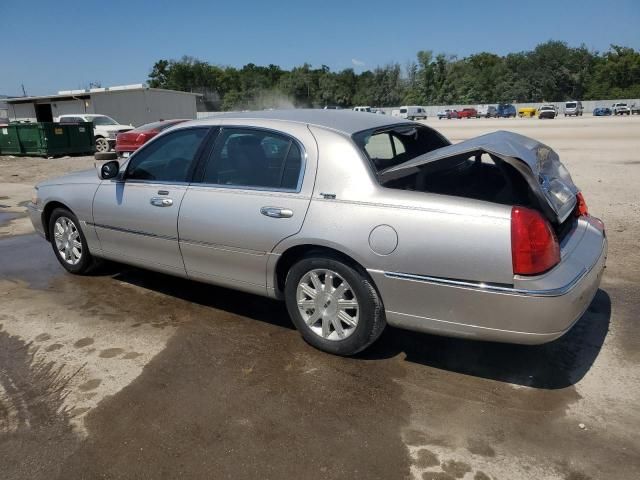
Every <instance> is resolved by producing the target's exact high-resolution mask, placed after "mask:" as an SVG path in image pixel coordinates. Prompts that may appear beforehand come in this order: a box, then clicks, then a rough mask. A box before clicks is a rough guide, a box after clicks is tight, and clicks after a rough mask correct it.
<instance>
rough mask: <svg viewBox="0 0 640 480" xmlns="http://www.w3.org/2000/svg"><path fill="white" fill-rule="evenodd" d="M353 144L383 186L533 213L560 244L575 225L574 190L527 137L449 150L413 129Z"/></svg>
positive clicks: (482, 139) (500, 135) (485, 139)
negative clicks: (545, 222) (547, 224)
mask: <svg viewBox="0 0 640 480" xmlns="http://www.w3.org/2000/svg"><path fill="white" fill-rule="evenodd" d="M354 140H355V141H356V143H358V144H359V145H360V146H361V148H362V149H363V150H364V152H365V153H366V155H367V157H368V158H369V159H370V161H371V162H372V165H373V167H374V169H375V170H376V173H377V176H378V180H379V182H380V184H381V185H383V186H385V187H388V188H398V189H403V190H414V191H422V192H432V193H439V194H444V195H453V196H459V197H465V198H474V199H478V200H483V201H488V202H494V203H500V204H504V205H521V206H525V207H528V208H532V209H535V210H538V211H540V212H541V213H543V214H544V216H545V217H546V218H547V219H548V220H549V221H550V223H551V224H552V226H553V228H554V230H555V231H556V234H557V235H558V238H559V239H560V240H561V239H562V238H563V237H564V235H565V234H566V233H567V232H568V231H569V230H570V229H571V226H572V225H573V218H574V217H573V215H572V213H573V211H574V210H575V208H576V204H577V199H576V195H577V193H578V189H577V188H576V186H575V185H574V183H573V181H572V179H571V176H570V175H569V172H568V171H567V169H566V168H565V167H564V165H563V164H562V163H561V162H560V159H559V158H558V155H557V154H556V153H555V152H554V151H553V150H552V149H550V148H549V147H547V146H546V145H543V144H541V143H540V142H537V141H536V140H533V139H531V138H528V137H525V136H522V135H518V134H515V133H511V132H504V131H499V132H495V133H490V134H487V135H482V136H479V137H476V138H472V139H470V140H467V141H464V142H461V143H457V144H455V145H451V144H449V142H448V141H447V140H446V139H445V138H444V137H442V136H440V135H439V134H438V133H437V132H435V131H434V130H432V129H430V128H428V127H422V126H415V125H411V126H402V127H397V126H396V127H394V128H390V129H387V130H377V131H369V132H362V133H360V134H356V135H355V136H354ZM387 144H388V145H389V146H388V147H387Z"/></svg>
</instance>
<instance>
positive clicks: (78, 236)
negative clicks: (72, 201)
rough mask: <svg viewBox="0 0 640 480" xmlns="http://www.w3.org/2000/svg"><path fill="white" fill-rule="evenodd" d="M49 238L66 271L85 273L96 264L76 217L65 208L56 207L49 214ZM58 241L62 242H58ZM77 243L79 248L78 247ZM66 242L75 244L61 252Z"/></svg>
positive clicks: (77, 273)
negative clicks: (67, 257)
mask: <svg viewBox="0 0 640 480" xmlns="http://www.w3.org/2000/svg"><path fill="white" fill-rule="evenodd" d="M66 227H68V228H66ZM61 237H62V238H61ZM49 239H50V241H51V247H52V248H53V253H54V254H55V256H56V258H57V259H58V262H60V265H62V266H63V267H64V269H65V270H66V271H67V272H69V273H73V274H76V275H85V274H87V273H90V272H91V271H92V270H93V269H94V268H95V267H96V266H97V265H98V261H97V260H96V259H95V258H94V257H93V256H92V255H91V253H90V252H89V247H88V245H87V240H86V238H85V236H84V233H82V229H81V228H80V222H79V221H78V218H77V217H76V216H75V215H74V214H73V213H71V212H70V211H69V210H67V209H66V208H56V209H55V210H54V211H53V213H52V214H51V217H50V218H49ZM59 242H62V243H61V244H59ZM71 242H73V243H71ZM78 243H79V247H80V248H78ZM67 244H69V246H72V245H75V247H74V248H72V249H66V253H63V252H62V249H65V246H66V245H67ZM78 253H79V255H78ZM63 255H65V256H66V255H68V256H69V259H68V260H67V259H66V257H65V256H63Z"/></svg>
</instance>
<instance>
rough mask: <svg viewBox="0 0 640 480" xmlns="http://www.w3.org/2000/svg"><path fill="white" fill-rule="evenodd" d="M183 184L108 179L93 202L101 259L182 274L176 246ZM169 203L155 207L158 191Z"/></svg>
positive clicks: (94, 221) (184, 188) (178, 249)
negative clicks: (154, 202)
mask: <svg viewBox="0 0 640 480" xmlns="http://www.w3.org/2000/svg"><path fill="white" fill-rule="evenodd" d="M186 189H187V185H166V184H164V183H152V182H135V181H126V182H123V181H119V180H109V181H104V182H102V183H101V184H100V187H99V188H98V190H97V191H96V194H95V197H94V200H93V224H94V227H95V229H96V233H97V236H98V239H99V240H100V248H101V250H102V252H103V254H104V255H105V256H107V257H108V258H112V259H119V260H122V261H129V262H131V263H133V264H134V265H140V266H148V267H152V268H155V269H160V270H163V271H167V272H170V273H177V274H184V273H185V270H184V263H183V261H182V256H181V254H180V248H179V245H178V210H179V208H180V204H181V202H182V197H183V196H184V193H185V191H186ZM161 191H162V192H167V193H166V194H164V195H162V196H163V197H164V198H167V199H170V200H171V201H172V202H173V204H172V205H171V206H169V207H166V208H158V207H155V206H153V205H152V204H151V199H152V198H154V197H158V195H159V194H160V192H161Z"/></svg>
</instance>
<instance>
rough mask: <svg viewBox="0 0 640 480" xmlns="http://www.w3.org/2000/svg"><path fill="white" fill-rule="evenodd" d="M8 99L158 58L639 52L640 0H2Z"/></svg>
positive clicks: (97, 78) (366, 61)
mask: <svg viewBox="0 0 640 480" xmlns="http://www.w3.org/2000/svg"><path fill="white" fill-rule="evenodd" d="M0 24H1V25H2V26H1V27H0V39H1V41H2V45H3V48H2V50H1V51H0V94H4V95H21V94H22V86H21V85H24V88H25V91H26V93H27V94H28V95H46V94H51V93H56V92H57V91H58V90H68V89H76V88H87V87H88V86H89V84H90V83H95V82H100V83H101V84H102V86H112V85H126V84H134V83H143V82H145V81H147V76H148V74H149V71H150V70H151V68H152V66H153V64H154V63H155V62H156V61H157V60H159V59H178V58H180V57H182V56H183V55H190V56H193V57H196V58H199V59H200V60H203V61H207V62H210V63H213V64H217V65H231V66H236V67H241V66H242V65H244V64H246V63H255V64H258V65H268V64H270V63H273V64H276V65H280V66H281V67H283V68H291V67H293V66H296V65H301V64H303V63H304V62H308V63H310V64H312V65H313V66H320V65H322V64H325V65H328V66H329V67H330V68H331V69H332V70H342V69H344V68H354V69H355V70H356V71H357V72H359V71H363V70H366V69H372V68H375V67H376V66H377V65H384V64H387V63H390V62H398V63H400V64H401V65H405V64H406V62H407V61H409V60H413V59H415V55H416V52H418V51H419V50H433V51H434V52H435V53H440V52H443V53H447V54H455V55H458V56H459V57H463V56H467V55H469V54H473V53H477V52H480V51H488V52H492V53H497V54H500V55H503V54H506V53H509V52H518V51H523V50H530V49H532V48H534V47H535V46H536V45H537V44H538V43H541V42H545V41H547V40H551V39H553V40H562V41H565V42H567V43H568V44H569V45H571V46H579V45H581V44H583V43H584V44H585V45H586V46H587V47H588V48H590V49H593V50H598V51H604V50H606V49H608V48H609V45H610V44H618V45H624V46H628V47H633V48H635V49H638V50H640V0H609V1H606V2H605V1H597V0H581V1H575V0H566V1H563V0H553V1H550V0H537V1H529V2H525V1H502V0H451V1H448V2H447V1H428V0H419V1H414V0H393V1H390V0H387V1H379V0H366V1H347V0H342V1H334V0H321V1H316V2H310V1H309V0H296V1H292V0H282V1H277V0H270V1H254V0H243V1H229V0H226V1H215V0H211V1H207V0H179V1H176V0H173V1H165V0H147V1H138V0H102V1H95V0H84V1H77V0H55V1H52V0H29V1H16V0H0Z"/></svg>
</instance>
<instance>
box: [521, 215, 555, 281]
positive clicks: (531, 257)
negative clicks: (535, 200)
mask: <svg viewBox="0 0 640 480" xmlns="http://www.w3.org/2000/svg"><path fill="white" fill-rule="evenodd" d="M511 259H512V261H513V273H514V274H517V275H537V274H540V273H543V272H546V271H547V270H550V269H551V268H553V267H554V266H555V265H557V264H558V263H560V244H559V243H558V239H557V238H556V235H555V233H554V232H553V230H552V229H551V225H550V224H549V222H547V220H545V218H544V217H543V216H542V215H541V214H540V213H538V212H536V211H535V210H531V209H529V208H524V207H513V208H512V209H511Z"/></svg>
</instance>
